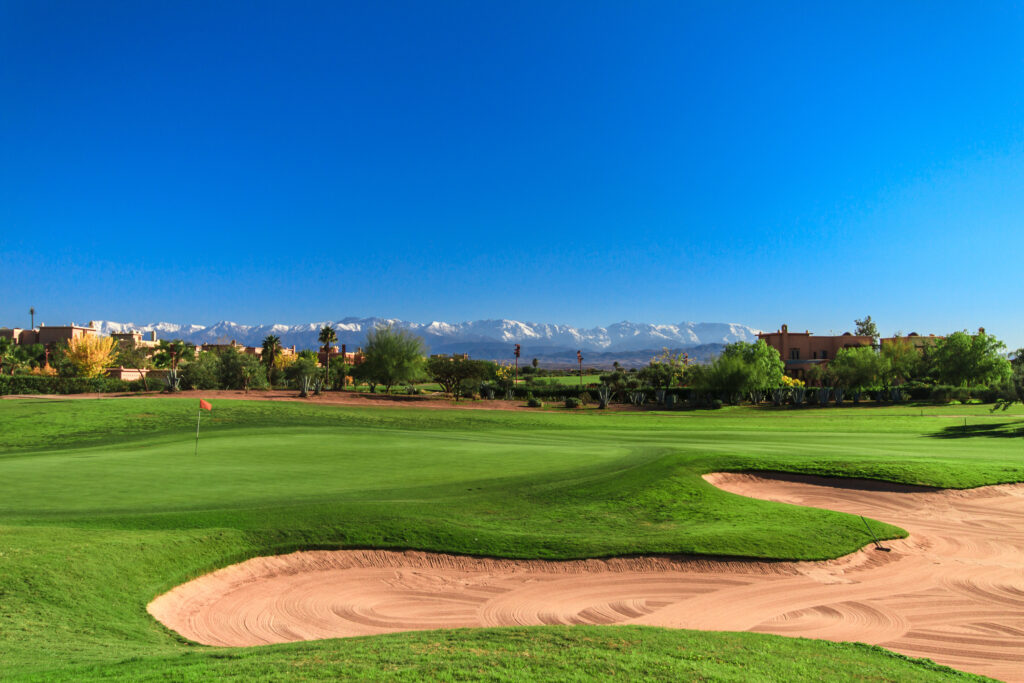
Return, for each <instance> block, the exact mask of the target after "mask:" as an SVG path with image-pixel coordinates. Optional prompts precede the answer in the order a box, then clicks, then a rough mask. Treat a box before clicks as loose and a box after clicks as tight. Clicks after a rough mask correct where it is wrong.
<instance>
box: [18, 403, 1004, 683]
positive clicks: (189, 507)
mask: <svg viewBox="0 0 1024 683" xmlns="http://www.w3.org/2000/svg"><path fill="white" fill-rule="evenodd" d="M196 403H197V401H196V400H195V399H192V398H188V399H186V398H167V397H141V398H104V399H89V400H85V399H83V400H62V399H52V400H51V399H34V398H25V399H15V398H11V399H5V400H2V401H0V662H2V664H0V679H4V680H89V679H119V678H126V679H133V680H168V679H170V680H209V679H211V678H223V679H232V678H235V679H238V680H243V679H246V680H251V679H264V680H267V679H295V678H298V679H319V678H337V677H339V676H348V677H363V678H378V679H379V678H388V679H399V680H401V679H405V680H420V679H441V680H445V679H452V680H454V679H458V680H465V679H480V680H492V679H499V678H519V679H531V678H533V679H545V678H569V679H583V678H588V677H593V678H607V677H610V676H619V677H622V678H628V679H645V678H647V679H677V680H678V679H683V680H689V679H708V680H737V681H738V680H757V679H763V680H782V679H786V680H820V679H830V680H861V679H870V680H893V681H895V680H952V679H963V678H965V677H967V678H969V677H970V675H969V674H963V673H960V672H958V671H954V670H952V669H949V668H946V667H944V666H940V665H937V664H934V663H932V662H929V661H925V660H920V659H912V658H910V657H907V656H904V655H900V654H896V653H892V652H889V651H887V650H885V649H882V648H879V647H874V646H868V645H862V644H858V643H846V642H831V641H828V640H808V639H803V638H787V637H782V636H777V635H767V634H764V633H750V632H723V631H718V630H711V631H697V630H681V629H673V628H660V627H657V626H653V625H641V624H642V621H634V622H631V623H629V624H625V625H621V624H620V625H605V626H594V625H586V624H581V625H574V626H569V625H558V624H553V625H536V626H533V625H530V626H524V625H513V624H509V625H508V626H507V627H486V628H453V629H443V630H419V631H403V632H397V633H381V634H378V635H358V637H351V638H334V639H325V640H309V641H304V642H291V643H286V642H282V643H279V644H270V645H262V646H244V647H242V646H238V647H225V646H210V645H202V644H200V642H199V641H198V640H197V639H195V638H189V637H187V634H182V633H181V632H178V631H176V630H173V629H171V628H168V627H167V626H166V625H165V624H164V623H161V621H158V620H157V619H155V618H154V617H153V616H152V615H151V614H150V612H149V611H147V606H149V605H150V604H151V603H153V601H154V600H155V599H156V598H158V597H159V596H162V595H164V594H167V593H168V592H169V591H173V590H174V589H176V587H179V586H182V585H183V584H187V583H188V582H190V581H192V580H194V579H197V578H199V577H203V576H204V575H207V574H209V573H210V572H214V571H217V570H223V569H224V568H227V567H230V566H231V565H235V564H237V563H243V562H246V561H250V560H253V558H266V557H269V556H277V555H285V554H289V553H295V552H297V551H315V552H322V551H352V552H355V551H360V552H370V551H393V552H394V553H396V554H401V553H409V552H410V551H415V557H417V558H419V559H418V560H416V561H418V562H420V563H421V564H420V565H418V566H424V563H426V564H430V561H426V560H423V557H429V556H431V555H432V554H443V555H444V556H445V557H450V556H456V557H461V558H463V559H465V560H466V561H467V562H477V561H480V562H496V561H499V560H501V561H505V560H508V561H512V560H522V561H528V562H534V563H537V562H539V561H544V562H545V563H547V564H543V565H537V566H542V567H546V566H553V565H555V564H557V563H566V562H576V561H580V560H588V559H590V560H593V559H595V558H602V559H603V560H607V562H633V561H638V560H645V561H646V560H650V561H654V560H659V558H660V560H659V561H665V562H676V563H681V562H695V561H700V560H702V559H703V560H706V561H708V562H713V563H718V564H719V565H722V566H727V565H729V564H730V563H734V562H740V563H751V562H753V563H757V566H774V565H776V564H778V565H779V566H781V565H782V564H785V565H786V566H787V567H788V566H790V565H792V566H797V565H798V564H800V563H804V562H808V563H816V564H815V565H814V566H822V567H829V566H833V565H831V564H829V561H832V560H835V558H844V557H845V556H849V555H850V554H851V553H857V552H858V551H860V553H861V555H864V554H865V553H867V552H868V551H861V549H862V548H864V547H865V546H872V544H873V539H872V536H874V537H875V538H877V539H878V541H880V542H883V543H884V542H887V541H892V542H893V543H894V544H896V545H894V546H893V547H894V548H896V550H895V551H894V554H898V553H899V552H902V551H901V550H900V549H901V548H907V549H908V552H909V550H912V549H913V548H914V543H915V534H916V533H917V532H916V531H915V530H911V532H910V534H909V537H908V530H907V528H905V527H904V526H901V525H899V519H900V517H899V515H898V514H896V515H895V516H893V515H890V516H889V517H888V518H887V519H878V518H874V517H872V516H871V510H872V508H871V507H870V506H868V507H866V508H858V507H857V506H858V505H860V504H861V502H860V501H859V500H858V499H856V498H850V502H849V504H848V506H847V507H849V509H848V510H847V509H846V507H841V508H840V507H837V508H836V509H832V510H827V509H822V508H824V507H829V505H828V500H827V499H825V498H823V499H822V502H821V504H820V506H819V505H818V503H817V502H816V501H811V502H808V503H806V504H801V505H793V504H786V503H782V502H778V501H779V500H783V499H785V500H787V501H794V502H795V501H796V500H797V498H796V497H793V498H785V497H775V498H774V499H772V500H765V499H762V498H759V497H757V496H758V495H759V491H758V490H754V489H751V491H749V492H748V491H745V490H739V489H736V490H735V492H730V491H731V490H733V489H732V488H730V487H731V486H736V487H740V488H742V486H747V484H744V483H743V481H740V480H737V481H738V482H739V483H733V482H732V480H730V479H723V480H722V481H721V482H717V483H719V484H720V485H718V486H716V485H714V484H713V482H712V481H711V480H713V479H714V477H713V476H711V475H714V474H715V473H758V472H760V473H764V474H765V475H766V476H775V475H777V474H778V473H793V474H798V475H813V476H816V477H830V478H833V477H839V478H847V479H858V480H875V481H882V482H891V483H894V484H902V485H912V486H915V487H934V488H942V489H970V488H975V487H984V486H993V485H998V484H1010V483H1015V482H1022V481H1024V457H1022V451H1021V448H1022V444H1024V440H1022V439H1024V437H1022V436H1021V433H1022V430H1024V409H1022V408H1021V406H1020V405H1019V404H1018V405H1014V406H1012V407H1011V408H1010V409H1009V410H1005V411H999V412H993V411H992V410H991V406H985V405H980V404H972V405H949V406H931V405H928V406H874V405H871V406H849V407H846V408H830V409H815V408H808V409H803V410H794V409H771V408H758V407H736V408H725V409H722V410H717V411H679V412H664V413H659V412H656V411H647V412H627V411H615V412H603V411H598V410H593V409H588V410H580V411H567V410H564V409H561V408H555V409H547V410H538V411H522V410H518V411H502V410H444V409H434V410H422V409H416V408H408V407H376V406H374V407H348V406H337V405H320V404H316V403H302V402H297V401H255V400H214V406H213V410H212V412H209V413H207V412H204V413H203V414H202V417H201V419H202V425H201V430H200V439H199V441H198V445H197V443H196V439H195V431H196V419H197V406H196ZM197 451H198V452H197ZM709 479H710V480H709ZM758 481H761V480H758ZM766 481H767V480H766ZM755 483H756V482H755ZM750 486H753V485H750ZM794 486H796V485H794ZM801 486H802V484H801ZM907 490H908V491H913V490H917V489H913V490H912V489H907ZM922 490H923V489H922ZM1014 490H1015V489H1014ZM894 491H895V489H894ZM894 491H888V492H886V493H885V495H886V496H889V497H890V498H887V499H886V501H889V500H896V501H898V500H899V498H897V497H894V496H899V495H910V496H916V495H919V494H918V493H913V492H911V493H908V494H903V493H897V492H894ZM746 493H749V495H745V494H746ZM1004 493H1005V492H1004ZM737 494H744V495H737ZM792 495H793V496H810V495H812V494H810V493H806V492H805V491H804V489H801V488H798V487H797V488H793V489H792ZM920 495H929V496H930V495H935V494H931V493H923V494H920ZM986 495H988V494H986ZM992 495H993V496H994V495H996V494H995V493H993V494H992ZM1000 495H1002V494H1000ZM762 497H772V496H770V495H765V496H762ZM838 498H841V496H837V499H838ZM970 501H974V499H970ZM970 501H968V503H966V504H967V505H968V506H972V505H978V506H980V505H982V503H977V502H976V501H975V502H970ZM869 502H870V501H869ZM943 505H945V503H943ZM951 505H953V507H954V508H955V505H956V503H955V501H954V502H953V503H951ZM947 507H948V506H947ZM839 509H842V510H843V511H837V510H839ZM878 509H879V510H882V509H883V508H881V507H879V508H878ZM922 509H925V508H922ZM937 509H944V508H941V506H940V508H937ZM956 509H959V508H956ZM925 510H926V512H924V513H921V517H922V518H923V517H926V516H928V515H931V514H932V513H931V512H930V511H931V510H932V508H926V509H925ZM860 514H864V515H865V516H866V518H867V519H861V517H860V516H859V515H860ZM964 514H967V513H964ZM880 516H883V517H884V515H880ZM961 517H962V515H961ZM911 521H912V520H911V518H910V517H908V522H907V524H908V525H910V522H911ZM984 524H985V523H982V525H984ZM898 544H904V545H902V546H901V545H898ZM919 545H920V544H919ZM609 558H621V559H609ZM645 558H646V559H645ZM837 561H839V560H837ZM893 562H895V560H893ZM435 564H436V563H435ZM890 564H891V562H890ZM801 566H802V565H801ZM628 569H629V571H634V570H636V567H633V566H630V567H629V568H628ZM641 570H642V567H641ZM389 571H391V572H393V571H394V569H391V570H389ZM537 571H541V572H542V571H544V570H543V569H538V570H537ZM673 571H674V570H673ZM781 571H782V570H780V572H781ZM1013 580H1014V579H1012V578H1011V579H1010V583H1009V584H1006V585H1001V586H1000V588H1001V589H1002V590H1004V592H1009V593H1012V592H1013V591H1017V592H1018V594H1019V592H1020V591H1021V590H1022V587H1021V586H1019V585H1016V586H1015V585H1014V584H1013ZM1016 580H1017V581H1018V583H1019V578H1018V579H1016ZM1018 602H1019V598H1018ZM711 609H713V607H712V608H711ZM1017 609H1018V612H1019V607H1018V608H1017ZM1017 622H1018V623H1017V624H1016V628H1018V629H1020V628H1024V623H1019V622H1020V620H1019V619H1017ZM529 623H538V624H540V623H549V622H547V621H545V620H544V619H540V621H538V622H529ZM564 623H565V624H570V623H576V622H573V621H572V620H567V621H565V622H564ZM591 623H602V622H601V620H599V619H595V620H592V622H591ZM1011 626H1012V625H1011ZM762 630H763V629H762ZM838 639H840V640H845V638H838ZM285 640H286V639H285ZM1007 656H1009V655H1007ZM1004 659H1005V658H1004ZM1004 663H1005V662H1004Z"/></svg>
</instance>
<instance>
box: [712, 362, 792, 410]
mask: <svg viewBox="0 0 1024 683" xmlns="http://www.w3.org/2000/svg"><path fill="white" fill-rule="evenodd" d="M757 374H758V372H757V370H756V369H755V368H754V366H753V364H751V363H750V362H749V361H747V360H746V359H745V358H743V356H742V355H741V354H739V353H732V354H726V353H723V354H722V355H721V356H719V357H718V358H716V359H715V360H714V361H712V362H711V364H710V365H707V366H705V367H703V368H701V369H700V370H698V371H696V372H694V374H693V380H694V385H695V387H696V388H697V389H700V390H702V391H707V392H711V393H713V394H718V395H719V396H724V397H725V398H726V399H727V400H728V401H729V402H730V403H738V402H739V400H740V399H741V398H742V396H743V395H744V394H746V393H747V392H749V391H750V390H752V389H756V388H757V383H758V381H759V380H755V378H756V376H757ZM779 381H780V382H781V375H780V380H779Z"/></svg>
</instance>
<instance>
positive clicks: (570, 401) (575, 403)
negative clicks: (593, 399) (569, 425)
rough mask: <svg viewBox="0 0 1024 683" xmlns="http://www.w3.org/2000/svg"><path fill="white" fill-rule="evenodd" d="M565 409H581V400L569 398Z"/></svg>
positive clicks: (566, 400)
mask: <svg viewBox="0 0 1024 683" xmlns="http://www.w3.org/2000/svg"><path fill="white" fill-rule="evenodd" d="M565 407H566V408H579V407H580V400H579V399H578V398H573V397H572V396H570V397H569V398H567V399H565Z"/></svg>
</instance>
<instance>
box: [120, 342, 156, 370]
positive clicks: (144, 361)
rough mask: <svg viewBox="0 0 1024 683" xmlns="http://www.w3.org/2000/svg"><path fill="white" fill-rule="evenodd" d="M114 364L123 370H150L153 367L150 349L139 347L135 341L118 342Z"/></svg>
mask: <svg viewBox="0 0 1024 683" xmlns="http://www.w3.org/2000/svg"><path fill="white" fill-rule="evenodd" d="M114 362H115V363H117V365H119V366H120V367H122V368H148V367H149V366H150V365H152V362H151V361H150V359H149V349H147V348H146V347H144V346H139V345H138V344H136V343H135V340H134V339H123V340H121V341H120V342H118V344H117V350H116V351H115V352H114Z"/></svg>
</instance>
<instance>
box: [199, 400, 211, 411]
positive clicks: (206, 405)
mask: <svg viewBox="0 0 1024 683" xmlns="http://www.w3.org/2000/svg"><path fill="white" fill-rule="evenodd" d="M199 407H200V408H202V409H203V410H213V406H212V405H210V403H209V402H208V401H204V400H203V399H199Z"/></svg>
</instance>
